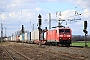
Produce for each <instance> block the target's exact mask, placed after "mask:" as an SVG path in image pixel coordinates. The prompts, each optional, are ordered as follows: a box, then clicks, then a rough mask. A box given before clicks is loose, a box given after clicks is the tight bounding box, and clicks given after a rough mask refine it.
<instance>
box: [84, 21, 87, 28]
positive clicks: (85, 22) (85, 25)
mask: <svg viewBox="0 0 90 60" xmlns="http://www.w3.org/2000/svg"><path fill="white" fill-rule="evenodd" d="M84 29H87V21H84Z"/></svg>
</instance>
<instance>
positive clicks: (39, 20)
mask: <svg viewBox="0 0 90 60" xmlns="http://www.w3.org/2000/svg"><path fill="white" fill-rule="evenodd" d="M38 18H39V19H38V24H39V25H41V24H42V19H41V18H42V17H41V15H40V14H39V16H38Z"/></svg>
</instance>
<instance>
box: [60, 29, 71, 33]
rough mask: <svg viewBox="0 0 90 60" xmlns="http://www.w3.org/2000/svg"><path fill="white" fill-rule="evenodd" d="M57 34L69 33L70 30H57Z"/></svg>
mask: <svg viewBox="0 0 90 60" xmlns="http://www.w3.org/2000/svg"><path fill="white" fill-rule="evenodd" d="M59 33H70V29H59Z"/></svg>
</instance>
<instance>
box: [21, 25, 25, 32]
mask: <svg viewBox="0 0 90 60" xmlns="http://www.w3.org/2000/svg"><path fill="white" fill-rule="evenodd" d="M21 30H22V33H24V26H23V25H22V29H21Z"/></svg>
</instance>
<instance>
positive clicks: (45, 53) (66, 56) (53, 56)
mask: <svg viewBox="0 0 90 60" xmlns="http://www.w3.org/2000/svg"><path fill="white" fill-rule="evenodd" d="M3 45H4V46H9V47H11V48H13V49H15V50H17V51H18V52H20V53H22V54H24V55H25V56H27V57H29V58H30V59H31V60H90V48H85V47H84V48H80V47H59V46H47V45H42V46H41V47H40V46H39V45H37V44H26V43H15V42H5V43H3Z"/></svg>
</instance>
